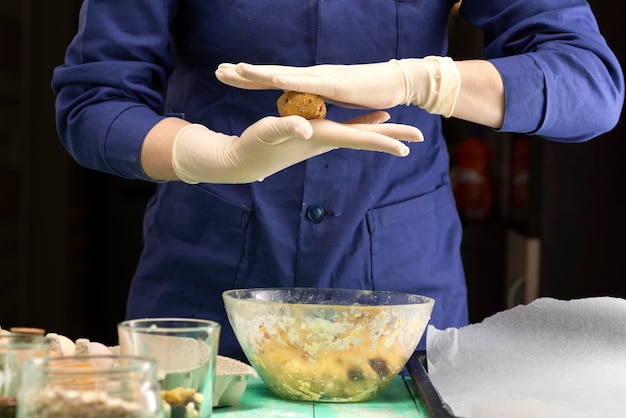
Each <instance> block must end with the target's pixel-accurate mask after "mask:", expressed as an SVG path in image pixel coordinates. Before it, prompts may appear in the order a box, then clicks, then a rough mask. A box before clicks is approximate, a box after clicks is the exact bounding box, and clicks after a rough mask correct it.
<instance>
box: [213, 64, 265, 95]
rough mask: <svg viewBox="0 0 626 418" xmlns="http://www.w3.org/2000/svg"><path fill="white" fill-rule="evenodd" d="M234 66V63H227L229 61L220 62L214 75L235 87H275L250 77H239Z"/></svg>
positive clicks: (256, 88)
mask: <svg viewBox="0 0 626 418" xmlns="http://www.w3.org/2000/svg"><path fill="white" fill-rule="evenodd" d="M235 67H236V65H235V64H229V63H224V64H220V65H219V67H218V68H217V70H216V71H215V77H217V79H218V80H219V81H221V82H222V83H224V84H226V85H229V86H232V87H237V88H240V89H247V90H267V89H270V88H275V87H274V86H271V85H267V84H263V83H258V82H255V81H252V80H250V79H247V78H244V77H241V76H240V75H239V74H238V73H237V71H236V69H235Z"/></svg>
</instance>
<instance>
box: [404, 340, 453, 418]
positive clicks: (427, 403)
mask: <svg viewBox="0 0 626 418" xmlns="http://www.w3.org/2000/svg"><path fill="white" fill-rule="evenodd" d="M406 368H407V371H408V372H409V375H410V376H411V382H412V383H413V385H414V388H415V391H416V392H417V396H419V398H420V400H421V401H422V405H423V406H424V408H425V409H426V412H427V413H428V417H429V418H458V417H456V416H455V415H454V414H453V413H452V409H451V408H450V407H449V406H448V404H446V403H445V402H444V401H443V399H442V398H441V396H440V395H439V392H437V389H435V386H433V383H432V382H431V381H430V377H428V371H427V369H428V364H427V362H426V351H416V352H414V353H413V355H412V356H411V358H410V359H409V361H408V362H407V364H406Z"/></svg>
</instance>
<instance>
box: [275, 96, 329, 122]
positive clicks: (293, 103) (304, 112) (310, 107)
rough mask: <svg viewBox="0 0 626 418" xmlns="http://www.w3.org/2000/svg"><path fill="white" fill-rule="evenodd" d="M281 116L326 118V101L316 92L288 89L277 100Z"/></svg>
mask: <svg viewBox="0 0 626 418" xmlns="http://www.w3.org/2000/svg"><path fill="white" fill-rule="evenodd" d="M276 106H277V107H278V114H279V115H280V116H289V115H298V116H302V117H303V118H305V119H324V118H325V117H326V103H324V99H322V98H321V97H320V96H318V95H316V94H311V93H299V92H296V91H288V92H285V93H283V94H282V95H281V96H280V97H279V98H278V101H277V102H276Z"/></svg>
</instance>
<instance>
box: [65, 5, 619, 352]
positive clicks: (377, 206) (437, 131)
mask: <svg viewBox="0 0 626 418" xmlns="http://www.w3.org/2000/svg"><path fill="white" fill-rule="evenodd" d="M453 3H454V1H452V0H297V1H294V0H210V1H208V0H184V1H175V0H159V1H155V0H132V1H129V0H86V1H85V2H84V4H83V6H82V9H81V13H80V24H79V28H78V33H77V35H76V37H75V38H74V40H73V41H72V43H71V45H70V46H69V48H68V50H67V54H66V60H65V63H64V65H62V66H60V67H59V68H57V69H56V70H55V72H54V78H53V88H54V90H55V92H56V93H57V123H58V130H59V134H60V138H61V140H62V141H63V144H64V146H65V147H66V149H67V150H68V152H69V153H70V154H71V155H72V156H73V157H74V158H75V159H76V160H77V161H78V162H79V163H80V164H82V165H84V166H86V167H90V168H93V169H96V170H101V171H104V172H108V173H112V174H115V175H119V176H123V177H127V178H136V179H148V178H147V177H146V175H145V173H144V172H143V171H142V168H141V166H140V163H139V161H140V158H139V156H140V150H141V146H142V141H143V139H144V137H145V135H146V133H147V132H148V131H149V130H150V128H151V127H152V126H153V125H154V124H155V123H157V122H158V121H159V120H160V119H162V118H163V117H165V116H166V115H169V114H173V115H178V116H181V117H184V118H185V119H187V120H188V121H191V122H196V123H202V124H204V125H206V126H207V127H209V128H210V129H212V130H215V131H218V132H223V133H226V134H234V135H238V134H240V133H241V132H242V131H243V130H244V129H245V128H246V127H248V126H249V125H250V124H252V123H254V122H255V121H257V120H259V119H260V118H262V117H264V116H267V115H276V114H277V111H276V99H277V97H278V96H279V94H280V92H278V91H246V90H240V89H236V88H232V87H229V86H226V85H223V84H221V83H220V82H219V81H218V80H217V79H216V78H215V76H214V71H215V69H216V67H217V65H218V64H219V63H222V62H233V63H236V62H240V61H245V62H251V63H257V64H288V65H297V66H304V65H313V64H320V63H332V64H335V63H336V64H352V63H368V62H380V61H387V60H389V59H392V58H405V57H423V56H426V55H431V54H434V55H445V54H446V48H447V37H446V24H447V20H448V16H449V13H450V10H451V7H452V6H453ZM460 12H461V15H462V16H463V17H465V18H466V19H467V20H468V21H469V22H470V23H472V24H474V25H476V26H477V27H480V28H482V29H483V30H484V34H485V38H484V39H485V50H484V52H485V56H486V57H487V58H489V59H491V60H492V62H493V64H494V65H495V66H496V67H497V68H498V70H499V71H500V73H501V74H502V77H503V81H504V87H505V98H506V113H505V119H504V125H503V127H502V130H503V131H512V132H522V133H528V134H536V135H541V136H543V137H546V138H550V139H553V140H559V141H583V140H587V139H590V138H592V137H594V136H596V135H598V134H600V133H602V132H604V131H606V130H608V129H611V128H612V126H613V125H614V124H615V123H616V121H617V119H618V117H619V113H620V109H621V104H622V101H623V80H622V73H621V70H620V67H619V64H618V63H617V62H616V59H615V57H614V56H613V54H612V53H611V51H610V50H609V48H608V47H607V45H606V43H605V41H604V39H603V38H602V36H601V35H600V34H599V31H598V27H597V26H596V22H595V20H594V18H593V16H592V14H591V11H590V9H589V6H588V5H587V3H586V2H585V1H583V0H533V1H527V0H498V1H490V0H463V5H462V7H461V11H460ZM514 54H519V55H517V56H515V57H509V58H505V57H506V56H510V55H514ZM358 113H362V111H355V110H347V109H342V108H338V107H334V106H330V107H329V110H328V118H329V119H333V120H339V121H341V120H346V119H348V118H351V117H353V116H355V115H356V114H358ZM390 113H391V114H392V121H393V122H396V123H404V124H412V125H415V126H417V127H419V128H420V129H421V130H422V131H423V133H424V136H425V138H426V140H425V141H424V142H423V143H414V144H409V146H410V147H411V153H410V155H409V156H408V157H406V158H397V157H393V156H390V155H386V154H383V153H375V152H366V151H353V150H335V151H332V152H329V153H327V154H324V155H320V156H318V157H315V158H312V159H310V160H308V161H306V162H302V163H300V164H296V165H295V166H293V167H290V168H288V169H285V170H283V171H281V172H279V173H277V174H275V175H273V176H270V177H268V178H267V179H265V180H264V181H263V182H257V183H252V184H244V185H218V184H199V185H187V184H184V183H182V182H163V183H160V184H159V185H158V189H157V191H156V194H155V196H154V197H153V198H152V200H151V201H150V202H149V204H148V207H147V209H146V214H145V222H144V239H145V246H144V249H143V253H142V255H141V259H140V261H139V264H138V268H137V271H136V275H135V277H134V279H133V282H132V286H131V290H130V294H129V299H128V309H127V316H128V317H129V318H136V317H150V316H152V317H154V316H177V317H202V318H208V319H213V320H216V321H218V322H220V323H221V324H222V326H223V330H222V338H221V342H220V345H221V347H220V348H221V349H220V351H221V352H222V353H223V354H225V355H230V356H233V357H237V358H241V357H242V354H241V353H240V351H239V348H238V345H237V343H236V341H235V339H234V336H233V334H232V331H231V329H230V327H229V325H228V321H227V318H226V315H225V312H224V308H223V303H222V299H221V297H222V296H221V294H222V292H223V291H224V290H226V289H231V288H248V287H261V286H262V287H267V286H312V287H340V288H362V289H386V290H394V291H401V292H411V293H418V294H423V295H428V296H431V297H433V298H435V300H436V303H435V309H434V312H433V316H432V321H431V323H432V324H433V325H435V326H437V327H438V328H445V327H450V326H454V327H458V326H462V325H465V324H466V323H467V320H468V318H467V303H466V288H465V283H464V275H463V268H462V264H461V257H460V253H459V248H460V242H461V232H462V230H461V224H460V222H459V218H458V216H457V212H456V208H455V203H454V200H453V196H452V193H451V189H450V181H449V177H448V168H449V167H448V164H449V162H448V153H447V150H446V144H445V141H444V138H443V137H442V134H441V120H440V117H438V116H434V115H430V114H428V113H426V112H424V111H422V110H421V109H419V108H417V107H414V106H413V107H405V106H400V107H397V108H394V109H391V110H390ZM148 180H149V179H148ZM119 239H123V237H119ZM421 344H422V347H423V341H422V343H421Z"/></svg>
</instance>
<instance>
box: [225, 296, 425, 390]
mask: <svg viewBox="0 0 626 418" xmlns="http://www.w3.org/2000/svg"><path fill="white" fill-rule="evenodd" d="M223 298H224V303H225V307H226V312H227V314H228V319H229V321H230V324H231V325H232V327H233V330H234V332H235V336H236V337H237V340H238V341H239V343H240V345H241V347H242V349H243V351H244V353H245V354H246V356H247V358H248V360H249V361H250V364H251V365H252V366H253V367H254V368H255V369H256V371H257V372H258V374H259V376H260V377H261V378H262V379H263V381H264V382H265V383H266V384H267V386H268V387H269V388H270V390H272V392H273V393H274V394H276V395H277V396H279V397H281V398H285V399H291V400H301V401H317V402H358V401H367V400H370V399H373V398H375V397H376V396H377V395H378V394H379V393H381V392H382V391H383V390H384V389H385V388H386V387H387V386H388V385H389V383H391V381H392V380H393V379H394V378H395V377H396V376H397V375H398V373H399V372H400V371H401V370H402V368H403V367H404V365H405V364H406V362H407V361H408V359H409V357H410V356H411V354H412V353H413V352H414V351H415V348H416V347H417V344H418V343H419V340H420V338H421V337H422V334H423V333H424V330H425V328H426V325H427V324H428V321H429V320H430V315H431V312H432V309H433V305H434V302H435V301H434V299H432V298H429V297H426V296H420V295H414V294H407V293H398V292H387V291H370V290H351V289H314V288H265V289H235V290H229V291H226V292H224V293H223Z"/></svg>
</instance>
